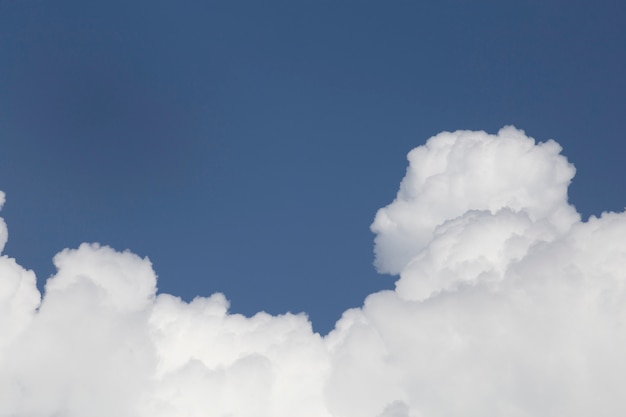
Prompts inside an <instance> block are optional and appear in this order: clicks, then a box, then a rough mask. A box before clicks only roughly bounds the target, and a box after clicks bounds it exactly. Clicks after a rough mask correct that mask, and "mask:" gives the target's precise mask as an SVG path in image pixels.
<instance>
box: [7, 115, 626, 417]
mask: <svg viewBox="0 0 626 417" xmlns="http://www.w3.org/2000/svg"><path fill="white" fill-rule="evenodd" d="M560 151H561V149H560V147H559V146H558V144H556V143H555V142H553V141H548V142H545V143H538V144H537V143H535V141H534V140H533V139H531V138H529V137H527V136H526V135H525V134H524V133H523V132H522V131H519V130H516V129H514V128H512V127H507V128H504V129H502V130H501V131H500V132H498V134H497V135H488V134H486V133H484V132H468V131H459V132H454V133H441V134H439V135H437V136H435V137H433V138H431V139H430V140H429V141H428V142H427V144H426V145H424V146H420V147H418V148H416V149H414V150H413V151H411V153H410V154H409V163H410V165H409V168H408V170H407V175H406V177H405V178H404V180H403V181H402V184H401V188H400V191H399V193H398V196H397V198H396V199H395V200H394V202H392V203H391V204H390V205H389V206H387V207H385V208H383V209H381V210H380V211H379V213H378V214H377V216H376V219H375V221H374V223H373V225H372V230H373V231H375V233H376V234H377V237H376V263H377V266H378V268H379V269H380V270H381V271H385V272H392V273H397V274H399V275H400V278H399V280H398V281H397V286H396V290H395V291H382V292H379V293H375V294H372V295H370V296H369V297H368V298H367V299H366V300H365V302H364V305H363V307H361V308H358V309H351V310H348V311H346V312H345V313H344V315H343V317H342V318H341V319H340V320H339V322H338V323H337V325H336V327H335V329H334V330H333V331H332V332H331V333H330V334H329V335H327V336H326V337H322V336H320V335H318V334H315V333H313V331H312V329H311V325H310V323H309V322H308V320H307V318H306V316H304V315H293V314H286V315H282V316H270V315H268V314H265V313H258V314H257V315H255V316H253V317H250V318H246V317H243V316H241V315H236V314H229V313H228V301H227V300H226V298H225V297H224V296H223V295H221V294H214V295H212V296H210V297H208V298H197V299H195V300H193V301H192V302H191V303H185V302H183V301H181V300H180V299H178V298H176V297H174V296H171V295H167V294H160V295H156V275H155V273H154V272H153V270H152V267H151V264H150V262H149V260H147V259H141V258H139V257H137V256H135V255H133V254H131V253H129V252H124V253H120V252H116V251H114V250H112V249H110V248H108V247H101V246H98V245H95V244H92V245H88V244H83V245H81V246H80V247H79V248H78V249H76V250H65V251H63V252H61V253H60V254H58V255H57V256H56V257H55V259H54V261H55V265H56V266H57V268H58V272H57V274H56V275H55V276H54V277H52V278H51V279H49V280H48V282H47V285H46V293H45V296H44V297H43V299H40V295H39V292H38V291H37V288H36V286H35V276H34V274H33V273H32V272H31V271H26V270H24V269H23V268H22V267H20V266H19V265H18V264H17V263H16V262H15V261H14V260H12V259H10V258H8V257H6V256H3V257H1V258H0V416H17V417H22V416H23V417H26V416H28V417H40V416H41V417H44V416H45V417H49V416H64V417H65V416H67V417H74V416H81V417H82V416H111V415H115V416H138V417H143V416H150V417H154V416H156V417H158V416H168V417H169V416H203V417H205V416H220V417H225V416H237V417H246V416H250V417H252V416H254V417H259V416H268V417H283V416H285V417H287V416H289V417H293V416H305V417H306V416H311V417H330V416H333V417H368V416H371V417H431V416H432V417H438V416H464V417H466V416H491V415H504V416H513V417H514V416H555V417H556V416H564V415H567V416H588V415H594V416H615V415H623V414H625V413H626V405H625V403H624V401H623V399H622V397H623V395H622V390H623V386H625V385H626V273H625V272H624V271H626V239H624V236H626V215H625V214H624V213H605V214H604V215H602V216H601V217H600V218H591V219H590V220H589V221H588V222H581V221H580V218H579V216H578V214H577V213H576V211H575V209H574V208H573V207H572V206H571V205H569V204H568V201H567V186H568V185H569V182H570V181H571V179H572V177H573V175H574V168H573V167H572V166H571V165H570V164H569V163H568V162H567V160H566V159H565V157H563V156H562V155H561V154H560ZM0 198H1V200H2V202H3V201H4V195H0ZM0 226H1V227H0V243H1V244H2V245H0V246H3V245H4V243H5V242H6V238H7V232H6V226H4V222H2V224H1V225H0Z"/></svg>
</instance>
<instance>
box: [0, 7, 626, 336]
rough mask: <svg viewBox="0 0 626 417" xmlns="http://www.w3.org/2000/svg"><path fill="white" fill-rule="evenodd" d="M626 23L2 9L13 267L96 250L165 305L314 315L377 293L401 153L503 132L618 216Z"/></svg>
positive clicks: (1, 118)
mask: <svg viewBox="0 0 626 417" xmlns="http://www.w3.org/2000/svg"><path fill="white" fill-rule="evenodd" d="M625 21H626V6H625V5H624V3H623V2H620V1H601V2H594V3H592V2H581V1H545V0H544V1H515V2H513V1H511V2H505V1H495V0H494V1H467V0H465V1H438V2H418V1H386V2H382V1H380V2H369V1H284V2H272V1H264V2H260V1H259V2H252V1H250V2H242V1H222V2H206V1H189V2H162V1H132V0H130V1H117V0H115V1H106V2H104V1H103V2H85V1H55V2H50V1H27V0H25V1H12V0H0V189H1V190H3V191H5V192H6V193H7V203H6V205H5V208H4V209H3V211H2V216H3V217H4V218H5V219H6V221H7V223H8V226H9V234H10V237H9V243H8V245H7V248H6V250H5V253H7V254H8V255H10V256H12V257H16V258H17V259H18V261H19V262H20V263H21V264H22V265H24V266H26V267H28V268H32V269H34V270H35V271H36V272H37V275H38V277H39V280H40V283H41V282H43V280H44V278H45V277H47V276H49V275H50V274H52V273H53V272H54V268H53V265H52V262H51V258H52V256H53V255H54V254H55V253H56V252H58V251H59V250H61V249H63V248H65V247H76V246H77V245H78V244H80V243H81V242H83V241H96V242H101V243H102V244H108V245H111V246H113V247H114V248H116V249H119V250H123V249H126V248H128V249H131V250H132V251H133V252H135V253H138V254H140V255H142V256H145V255H147V256H149V257H150V259H151V260H152V262H153V263H154V267H155V269H156V271H157V273H158V274H159V277H160V281H159V288H160V290H161V291H163V292H168V293H172V294H175V295H179V296H181V297H182V298H184V299H187V300H189V299H191V298H193V297H194V296H195V295H209V294H211V293H213V292H215V291H221V292H224V293H225V294H226V296H227V297H228V298H229V299H230V300H231V302H232V305H231V310H232V311H233V312H240V313H244V314H248V315H249V314H253V313H255V312H257V311H260V310H265V311H268V312H271V313H282V312H286V311H293V312H300V311H305V312H307V313H308V314H309V316H310V318H311V320H312V321H313V324H314V328H315V329H316V330H319V331H321V332H327V331H328V330H329V329H330V328H332V326H333V324H334V322H335V320H336V319H338V318H339V316H340V314H341V312H343V311H344V310H345V309H346V308H348V307H356V306H358V305H360V304H361V302H362V300H363V298H364V296H365V295H367V294H368V293H371V292H373V291H376V290H378V289H382V288H390V287H392V286H393V281H394V279H393V278H392V277H388V276H379V275H377V274H376V272H375V270H374V268H373V267H372V260H373V256H372V239H373V236H372V235H371V233H370V232H369V224H370V223H371V221H372V219H373V217H374V214H375V212H376V210H377V209H378V208H380V207H382V206H384V205H385V204H387V203H389V202H390V201H391V200H392V199H393V197H394V196H395V193H396V190H397V188H398V184H399V181H400V179H401V178H402V176H403V174H404V170H405V168H406V160H405V155H406V153H407V152H408V151H409V150H410V149H412V148H413V147H415V146H417V145H420V144H422V143H423V142H424V141H425V140H426V139H427V138H428V137H430V136H431V135H434V134H436V133H438V132H440V131H442V130H455V129H481V130H487V131H489V132H492V133H493V132H495V131H497V130H498V129H499V128H500V127H502V126H503V125H506V124H514V125H515V126H517V127H519V128H522V129H524V130H526V132H527V133H528V134H529V135H531V136H533V137H535V138H536V139H538V140H546V139H549V138H554V139H556V140H557V141H558V142H559V143H561V145H563V147H564V153H565V154H566V155H567V156H568V157H569V159H570V160H571V161H572V162H574V163H575V165H576V167H577V168H578V174H577V176H576V178H575V182H574V185H573V187H572V188H571V189H570V191H571V192H570V198H571V200H572V202H573V203H574V204H575V205H576V206H577V208H578V209H579V211H581V212H582V213H583V215H584V216H585V217H587V216H588V215H590V214H600V212H602V211H603V210H614V211H621V210H622V209H623V207H624V206H626V192H625V189H624V178H626V164H625V163H624V162H623V161H624V155H626V145H625V144H624V143H625V142H624V141H625V140H626V136H625V135H624V131H625V129H624V120H625V116H624V115H625V110H626V82H625V80H624V78H625V77H624V74H626V25H625V24H624V22H625Z"/></svg>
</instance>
